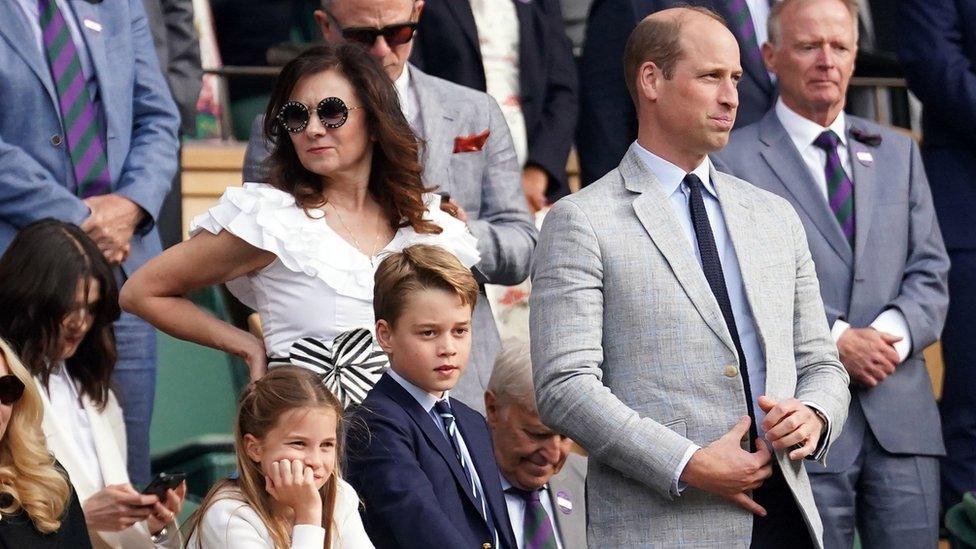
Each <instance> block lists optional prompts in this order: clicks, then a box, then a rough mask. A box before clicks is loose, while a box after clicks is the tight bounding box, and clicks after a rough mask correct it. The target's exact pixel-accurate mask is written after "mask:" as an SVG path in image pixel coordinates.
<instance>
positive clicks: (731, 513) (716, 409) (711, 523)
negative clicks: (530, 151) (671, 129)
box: [530, 146, 850, 547]
mask: <svg viewBox="0 0 976 549" xmlns="http://www.w3.org/2000/svg"><path fill="white" fill-rule="evenodd" d="M711 179H712V181H713V183H714V186H715V189H716V191H717V194H718V199H719V203H720V204H721V206H722V210H723V213H724V216H725V222H726V225H727V226H728V231H729V236H730V237H731V240H732V244H733V246H734V248H735V250H736V255H737V256H738V261H739V266H740V268H741V271H742V277H743V281H744V285H745V290H746V296H747V299H748V301H749V305H750V307H751V308H752V312H753V316H754V317H755V321H756V328H757V331H758V334H759V339H760V343H761V345H762V348H763V352H764V354H765V357H766V391H765V394H767V395H769V396H770V397H772V398H774V399H777V400H781V399H785V398H789V397H796V398H798V399H800V400H803V401H809V402H812V403H815V404H817V405H818V406H820V407H821V408H822V409H823V410H824V411H825V412H826V413H827V414H828V416H829V417H830V418H831V421H832V426H831V429H830V433H831V438H835V437H836V435H837V434H839V433H840V431H841V428H842V426H843V424H844V419H845V416H846V415H847V407H848V404H849V402H850V393H849V391H848V389H847V385H848V381H849V379H848V376H847V372H845V371H844V368H843V367H842V366H841V364H840V362H839V361H838V359H837V351H836V349H835V347H834V342H833V340H832V339H831V338H830V331H829V329H828V327H827V323H826V322H825V321H824V310H823V304H822V302H821V301H820V290H819V285H818V283H817V277H816V273H815V271H814V266H813V260H812V259H811V257H810V251H809V249H808V248H807V243H806V238H805V236H804V233H803V226H802V225H801V224H800V221H799V219H798V218H797V216H796V213H795V212H794V211H793V208H792V207H790V205H789V204H788V203H787V202H786V201H785V200H783V199H782V198H779V197H777V196H775V195H773V194H771V193H768V192H766V191H762V190H760V189H757V188H756V187H754V186H752V185H750V184H748V183H746V182H745V181H742V180H740V179H737V178H734V177H732V176H729V175H726V174H723V173H720V172H718V171H715V170H714V169H713V170H712V172H711ZM532 281H533V288H532V295H531V298H530V300H531V302H530V304H531V306H530V311H531V313H530V315H531V317H530V325H531V335H532V363H533V366H534V378H535V386H536V397H537V400H538V404H539V411H540V414H541V416H542V420H543V422H545V423H546V425H549V426H551V427H552V428H553V429H555V430H557V431H559V432H560V433H564V434H566V435H567V436H569V437H571V438H572V439H573V440H575V441H576V442H578V443H579V444H580V445H582V446H583V448H585V449H586V450H587V451H588V452H589V455H590V459H589V467H588V471H587V503H588V507H587V515H588V519H589V524H588V529H587V539H588V543H589V546H590V547H649V546H653V547H673V546H678V545H682V546H719V547H748V546H749V544H750V539H751V535H752V515H751V514H750V513H749V512H748V511H746V510H744V509H742V508H740V507H738V506H737V505H734V504H732V503H730V502H728V501H726V500H724V499H722V498H720V497H718V496H715V495H711V494H708V493H706V492H704V491H700V490H697V489H695V488H692V487H688V488H686V489H685V490H684V492H683V493H682V494H681V496H679V497H675V496H674V495H673V494H672V493H671V485H672V479H673V476H674V473H675V471H676V470H677V467H678V465H679V463H680V462H681V459H682V457H683V456H684V454H685V452H686V450H687V449H688V448H689V447H690V446H691V444H692V443H695V444H698V445H700V446H706V445H708V444H709V443H711V442H712V441H714V440H716V439H718V438H719V437H721V436H722V435H724V434H725V433H726V432H727V431H728V430H729V429H731V428H732V426H733V425H735V423H736V422H737V421H738V420H739V418H741V417H742V416H743V415H746V413H747V410H746V404H745V399H744V397H743V387H742V378H741V376H740V375H738V368H737V367H738V366H739V364H738V359H737V357H736V352H735V346H734V344H733V342H732V337H731V336H730V335H729V331H728V328H727V327H726V325H725V322H724V320H723V318H722V314H721V311H720V309H719V306H718V302H717V301H716V300H715V297H714V295H713V294H712V292H711V290H710V288H709V286H708V282H707V281H706V279H705V276H704V274H703V272H702V268H701V265H700V264H699V263H698V260H697V258H696V257H695V255H694V252H693V251H692V248H691V246H690V243H689V242H688V241H687V238H686V237H685V235H684V233H683V232H682V230H681V228H680V226H679V224H678V220H677V218H676V217H675V215H674V212H673V210H672V209H671V206H670V205H669V203H668V199H667V197H666V196H665V194H664V192H663V191H662V189H661V187H660V185H659V183H658V182H657V180H656V178H655V177H654V175H653V174H651V173H650V171H649V170H648V169H647V168H646V167H645V165H644V163H643V162H642V161H641V160H640V159H639V157H638V156H637V153H636V152H635V151H634V150H633V146H632V147H631V149H630V150H628V152H627V154H626V155H625V156H624V159H623V161H622V162H621V163H620V166H619V167H618V168H617V169H615V170H613V171H611V172H610V173H608V174H607V175H606V176H604V177H603V178H602V179H600V180H599V181H597V182H596V183H594V184H593V185H590V186H588V187H586V188H585V189H583V190H582V191H580V192H578V193H576V194H574V195H571V196H568V197H566V198H563V199H562V200H560V201H559V202H557V203H556V205H555V206H554V207H553V209H552V210H551V211H550V212H549V214H548V215H547V216H546V220H545V223H544V224H543V227H542V231H541V234H540V237H539V245H538V247H537V248H536V253H535V257H534V266H533V276H532ZM730 365H732V366H735V367H736V368H734V369H733V368H729V366H730ZM827 442H828V444H829V442H830V441H827ZM776 460H777V462H778V463H779V466H780V468H781V469H782V471H783V474H784V476H785V478H786V482H787V484H788V485H789V486H790V488H791V490H792V491H793V494H794V495H795V497H796V500H797V503H798V506H799V508H800V509H801V511H802V513H803V515H804V519H805V521H806V523H807V525H808V527H809V529H810V533H811V536H812V538H813V539H814V540H816V542H817V545H818V546H820V545H821V544H820V539H821V537H822V525H821V522H820V517H819V515H818V514H817V509H816V507H815V506H814V501H813V495H812V493H811V491H810V483H809V479H808V477H807V473H806V470H805V469H804V468H803V466H802V464H801V463H799V462H793V461H790V460H789V459H788V457H787V456H786V455H785V454H783V453H782V452H778V453H777V455H776Z"/></svg>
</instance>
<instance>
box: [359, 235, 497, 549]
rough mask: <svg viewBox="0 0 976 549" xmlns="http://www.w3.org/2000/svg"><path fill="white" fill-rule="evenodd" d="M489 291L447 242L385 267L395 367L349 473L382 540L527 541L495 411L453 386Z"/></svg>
mask: <svg viewBox="0 0 976 549" xmlns="http://www.w3.org/2000/svg"><path fill="white" fill-rule="evenodd" d="M477 298H478V284H477V283H476V282H475V280H474V277H473V276H472V275H471V272H470V271H469V270H468V269H466V268H465V267H464V266H463V265H461V263H460V262H459V261H458V260H457V258H456V257H454V255H452V254H451V253H450V252H448V251H447V250H445V249H443V248H440V247H437V246H429V245H415V246H410V247H408V248H405V249H404V250H403V251H402V252H399V253H394V254H391V255H390V256H388V257H387V258H386V259H384V260H383V261H382V262H381V263H380V266H379V268H378V269H377V271H376V284H375V288H374V290H373V310H374V312H375V315H376V338H377V340H378V342H379V344H380V346H381V347H382V348H383V350H384V351H386V353H387V355H389V358H390V370H389V371H387V372H386V373H385V374H384V375H383V377H382V378H380V380H379V382H378V383H377V384H376V386H375V387H374V388H373V389H372V391H370V393H369V394H368V395H367V396H366V399H365V400H364V401H363V403H362V405H361V406H360V408H359V409H358V411H357V412H356V415H355V416H354V417H353V419H352V422H351V425H353V427H352V428H351V430H350V433H349V436H348V443H349V450H348V462H349V463H348V474H347V475H346V478H347V479H348V481H349V482H350V483H351V484H352V485H353V486H354V487H355V488H356V490H357V492H358V493H359V495H360V497H361V498H362V500H363V507H364V510H363V522H364V525H365V526H366V531H367V533H368V534H369V537H370V539H371V540H372V541H373V543H374V544H375V545H376V547H377V548H380V549H382V548H386V547H404V548H410V547H416V548H422V549H429V548H431V547H451V548H459V549H460V548H480V549H488V548H494V547H505V548H511V549H515V547H516V544H515V541H514V538H515V536H514V534H513V533H512V531H511V526H510V524H509V519H508V511H507V508H506V505H505V497H504V495H503V494H502V490H501V483H500V480H499V475H498V468H497V465H496V463H495V458H494V454H493V451H492V446H491V438H490V436H489V434H488V428H487V426H486V424H485V419H484V418H483V417H482V416H481V415H480V414H478V413H477V412H475V411H474V410H472V409H471V408H468V407H467V406H465V405H464V404H462V403H461V402H459V401H457V400H455V399H453V398H450V395H449V393H450V390H451V389H452V388H453V387H454V385H455V384H456V383H457V381H458V379H459V378H460V377H461V375H462V374H463V373H464V368H465V366H466V363H467V360H468V354H469V352H470V350H471V312H472V310H473V308H474V305H475V301H476V300H477Z"/></svg>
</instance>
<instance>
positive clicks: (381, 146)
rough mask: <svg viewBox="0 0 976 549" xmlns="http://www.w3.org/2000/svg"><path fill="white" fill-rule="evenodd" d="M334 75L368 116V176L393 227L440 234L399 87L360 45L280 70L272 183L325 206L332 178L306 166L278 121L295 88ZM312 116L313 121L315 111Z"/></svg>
mask: <svg viewBox="0 0 976 549" xmlns="http://www.w3.org/2000/svg"><path fill="white" fill-rule="evenodd" d="M327 70H336V71H338V72H339V73H341V74H342V75H343V76H345V77H346V79H348V80H349V82H350V83H351V84H352V87H353V89H354V90H355V91H356V96H357V98H358V99H359V101H360V104H361V106H362V107H363V110H364V112H365V115H366V128H367V131H368V132H369V134H370V135H371V136H372V137H373V138H374V139H375V144H373V145H372V146H373V159H372V164H371V166H370V172H369V186H368V188H369V192H370V195H372V197H373V199H374V200H376V201H377V202H378V203H379V204H380V206H381V207H382V208H383V211H384V213H385V214H386V217H387V220H388V221H389V223H390V227H392V228H393V230H394V231H395V230H397V229H399V228H400V227H406V226H408V225H409V226H411V227H413V229H414V230H415V231H417V232H418V233H427V234H439V233H440V232H441V228H440V227H438V226H437V225H436V224H435V223H433V222H431V221H427V220H425V219H424V212H425V211H426V210H427V207H426V206H425V205H424V201H423V193H425V192H427V191H430V190H433V189H428V188H426V187H424V184H423V182H422V181H421V177H420V174H421V172H422V171H423V167H422V166H421V165H420V160H419V154H420V152H419V151H420V144H419V140H418V139H417V136H416V135H415V134H414V133H413V130H411V129H410V125H409V124H408V123H407V119H406V118H404V116H403V111H402V110H401V109H400V100H399V99H398V97H397V93H396V88H394V87H393V83H392V82H391V81H390V79H389V77H388V76H387V75H386V73H385V72H384V71H383V68H382V67H380V66H379V64H378V63H377V62H376V60H375V59H373V58H372V57H370V56H369V53H367V52H366V50H364V49H363V48H362V46H358V45H356V44H348V43H342V44H338V45H332V44H325V45H322V46H315V47H312V48H309V49H307V50H305V51H304V52H303V53H302V54H301V55H299V56H298V57H296V58H295V59H293V60H292V61H291V62H289V63H288V64H287V65H285V67H284V68H283V69H282V70H281V74H279V75H278V80H277V82H276V83H275V88H274V91H273V92H272V94H271V100H270V101H269V102H268V110H267V112H266V113H265V116H264V136H265V138H266V139H267V140H268V141H269V142H270V143H272V144H273V148H272V152H271V156H270V157H268V160H267V165H268V168H269V169H270V172H271V176H270V177H271V180H270V183H271V185H273V186H274V187H275V188H277V189H280V190H282V191H285V192H287V193H289V194H291V195H292V196H294V197H295V201H296V202H297V203H298V205H299V206H300V207H301V208H304V209H309V208H318V207H321V206H323V205H324V204H325V202H326V200H325V196H324V192H323V191H324V190H325V187H326V185H327V184H328V178H326V177H323V176H320V175H318V174H315V173H312V172H311V171H309V170H307V169H306V168H305V166H303V165H302V163H301V161H300V160H299V158H298V153H296V152H295V146H294V145H293V144H292V142H291V139H289V137H288V132H287V131H286V130H285V129H283V128H282V127H281V125H280V124H279V122H278V120H277V115H278V112H279V111H280V110H281V107H282V106H283V105H284V104H285V103H287V102H288V101H289V99H290V97H291V93H292V90H294V88H295V84H296V83H297V82H298V81H299V80H300V79H301V78H302V77H305V76H308V75H313V74H318V73H321V72H324V71H327ZM312 110H313V112H311V113H310V114H311V116H315V113H314V109H312Z"/></svg>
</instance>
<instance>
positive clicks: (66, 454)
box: [34, 378, 98, 502]
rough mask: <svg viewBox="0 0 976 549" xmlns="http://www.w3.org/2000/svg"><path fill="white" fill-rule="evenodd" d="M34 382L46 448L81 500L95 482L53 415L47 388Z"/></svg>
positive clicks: (89, 494)
mask: <svg viewBox="0 0 976 549" xmlns="http://www.w3.org/2000/svg"><path fill="white" fill-rule="evenodd" d="M34 383H35V384H36V385H37V391H38V392H39V393H40V395H41V401H42V402H43V403H44V419H43V429H44V432H45V434H47V437H45V438H47V445H48V450H49V451H50V452H51V453H52V454H54V457H55V458H56V459H57V460H58V462H59V463H60V464H61V466H62V467H64V469H65V471H67V472H68V476H70V477H71V485H72V486H73V487H74V489H75V492H77V493H78V501H82V502H83V501H85V500H87V499H88V498H89V497H91V496H92V494H94V493H95V492H97V491H98V485H97V482H96V481H95V479H93V478H91V476H90V475H89V474H88V469H87V468H85V467H84V466H83V465H82V463H81V456H80V455H78V452H77V449H76V448H75V445H74V443H73V441H72V440H71V433H69V432H68V431H67V430H66V429H65V425H64V423H62V422H60V421H58V420H57V418H55V417H54V408H53V407H52V405H51V399H50V397H49V396H48V393H47V389H46V388H45V387H44V386H43V385H42V384H41V382H40V380H38V379H37V378H34Z"/></svg>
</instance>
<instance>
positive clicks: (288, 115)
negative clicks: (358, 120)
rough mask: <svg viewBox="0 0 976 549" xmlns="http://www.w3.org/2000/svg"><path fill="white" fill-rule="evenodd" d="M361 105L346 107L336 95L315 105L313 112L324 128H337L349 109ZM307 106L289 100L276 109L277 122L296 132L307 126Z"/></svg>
mask: <svg viewBox="0 0 976 549" xmlns="http://www.w3.org/2000/svg"><path fill="white" fill-rule="evenodd" d="M361 108H362V107H347V106H346V104H345V102H343V100H342V99H339V98H338V97H326V98H325V99H323V100H321V101H319V104H318V105H317V106H316V107H315V114H316V115H318V117H319V121H320V122H322V125H323V126H325V127H326V128H332V129H335V128H339V127H341V126H342V125H343V124H345V123H346V119H347V118H349V111H354V110H356V109H361ZM308 119H309V113H308V107H306V106H305V104H304V103H300V102H298V101H289V102H287V103H285V104H284V105H282V106H281V109H279V110H278V122H279V123H280V124H281V125H282V127H284V128H285V129H286V130H288V131H290V132H291V133H298V132H300V131H302V130H304V129H305V127H306V126H308Z"/></svg>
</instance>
